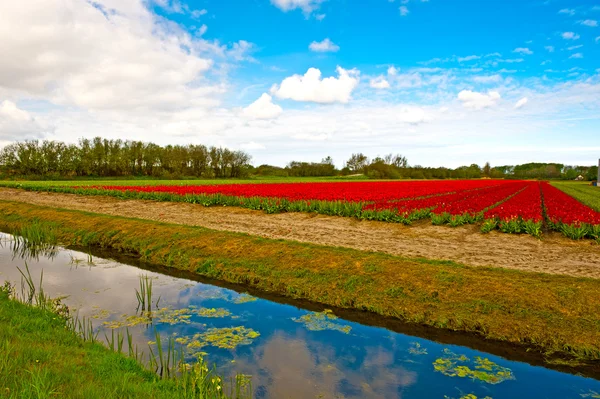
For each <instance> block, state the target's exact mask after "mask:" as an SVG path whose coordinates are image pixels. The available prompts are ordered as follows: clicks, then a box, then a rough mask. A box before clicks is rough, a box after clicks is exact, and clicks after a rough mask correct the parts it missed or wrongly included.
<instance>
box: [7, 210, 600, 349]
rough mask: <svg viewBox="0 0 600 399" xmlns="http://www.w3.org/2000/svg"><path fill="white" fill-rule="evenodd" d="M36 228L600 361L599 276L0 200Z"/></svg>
mask: <svg viewBox="0 0 600 399" xmlns="http://www.w3.org/2000/svg"><path fill="white" fill-rule="evenodd" d="M32 224H35V225H36V226H37V228H39V229H41V230H43V231H45V232H46V234H51V235H53V236H54V237H55V238H56V239H57V240H58V242H60V243H63V244H67V245H68V244H73V245H82V246H100V247H104V248H112V249H114V250H117V251H121V252H125V253H129V254H132V255H135V256H137V257H139V258H141V259H143V260H145V261H148V262H152V263H155V264H163V265H167V266H170V267H174V268H178V269H182V270H188V271H192V272H195V273H197V274H199V275H202V276H206V277H211V278H215V279H219V280H222V281H227V282H233V283H242V284H246V285H248V286H252V287H255V288H257V289H260V290H263V291H269V292H276V293H279V294H282V295H286V296H289V297H294V298H304V299H308V300H312V301H315V302H320V303H322V304H325V305H329V306H337V307H342V308H353V309H361V310H367V311H371V312H374V313H377V314H380V315H385V316H392V317H396V318H400V319H402V320H405V321H407V322H411V323H419V324H422V325H428V326H433V327H438V328H444V329H450V330H457V331H464V332H471V333H475V334H479V335H481V336H483V337H486V338H490V339H495V340H500V341H505V342H510V343H514V344H520V345H525V346H528V347H531V348H535V349H537V350H540V351H542V352H545V353H546V354H547V355H551V354H559V355H561V356H562V355H570V356H573V357H575V358H578V359H580V360H598V359H600V296H599V295H598V292H600V280H594V279H586V278H574V277H568V276H558V275H546V274H538V273H527V272H521V271H513V270H505V269H500V268H482V267H479V268H473V267H468V266H464V265H461V264H457V263H453V262H444V261H431V260H425V259H407V258H401V257H397V256H391V255H386V254H382V253H372V252H363V251H357V250H352V249H345V248H333V247H325V246H319V245H313V244H303V243H296V242H289V241H284V240H270V239H264V238H259V237H253V236H249V235H245V234H239V233H231V232H220V231H213V230H209V229H205V228H198V227H190V226H180V225H173V224H166V223H157V222H151V221H144V220H137V219H129V218H121V217H111V216H107V215H98V214H93V213H85V212H79V211H69V210H57V209H53V208H48V207H39V206H32V205H26V204H22V203H14V202H6V201H3V202H0V228H1V229H2V230H5V231H9V232H10V231H13V232H14V231H18V230H19V229H21V228H22V227H23V226H27V225H32Z"/></svg>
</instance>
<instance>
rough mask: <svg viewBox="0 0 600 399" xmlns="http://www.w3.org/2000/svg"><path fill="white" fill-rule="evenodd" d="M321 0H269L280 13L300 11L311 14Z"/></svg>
mask: <svg viewBox="0 0 600 399" xmlns="http://www.w3.org/2000/svg"><path fill="white" fill-rule="evenodd" d="M322 1H323V0H271V4H273V5H274V6H275V7H277V8H279V9H281V10H282V11H286V12H287V11H291V10H295V9H300V10H302V11H303V12H305V13H311V12H313V11H314V10H316V9H318V8H319V6H320V4H321V3H322Z"/></svg>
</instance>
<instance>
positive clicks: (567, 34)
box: [561, 32, 580, 40]
mask: <svg viewBox="0 0 600 399" xmlns="http://www.w3.org/2000/svg"><path fill="white" fill-rule="evenodd" d="M561 36H562V38H563V39H566V40H577V39H579V37H580V36H579V35H578V34H577V33H575V32H563V33H562V35H561Z"/></svg>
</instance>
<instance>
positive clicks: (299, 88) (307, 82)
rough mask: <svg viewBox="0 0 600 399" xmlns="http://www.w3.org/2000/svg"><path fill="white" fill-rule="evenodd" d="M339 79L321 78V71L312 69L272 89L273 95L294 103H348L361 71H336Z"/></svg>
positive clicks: (340, 68)
mask: <svg viewBox="0 0 600 399" xmlns="http://www.w3.org/2000/svg"><path fill="white" fill-rule="evenodd" d="M336 71H337V73H338V77H337V78H336V77H328V78H321V71H320V70H319V69H316V68H310V69H309V70H308V71H307V72H306V73H305V74H304V75H293V76H290V77H288V78H285V79H284V80H283V81H282V82H281V84H280V85H274V86H273V87H272V88H271V94H274V95H276V96H277V97H279V98H284V99H290V100H294V101H309V102H316V103H321V104H330V103H336V102H340V103H347V102H348V101H350V98H351V94H352V91H353V90H354V89H355V88H356V86H357V85H358V82H359V74H360V73H359V71H357V70H354V69H353V70H346V69H344V68H342V67H339V66H338V67H337V69H336Z"/></svg>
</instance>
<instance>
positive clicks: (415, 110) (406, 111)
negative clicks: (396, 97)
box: [396, 107, 429, 125]
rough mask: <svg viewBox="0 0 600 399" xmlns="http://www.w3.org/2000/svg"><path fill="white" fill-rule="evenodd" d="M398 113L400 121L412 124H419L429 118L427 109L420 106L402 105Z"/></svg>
mask: <svg viewBox="0 0 600 399" xmlns="http://www.w3.org/2000/svg"><path fill="white" fill-rule="evenodd" d="M396 115H397V117H398V120H399V121H400V122H404V123H408V124H411V125H418V124H420V123H423V122H427V121H428V120H429V117H428V116H427V113H426V112H425V110H424V109H423V108H420V107H402V108H400V109H399V110H398V111H397V114H396Z"/></svg>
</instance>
